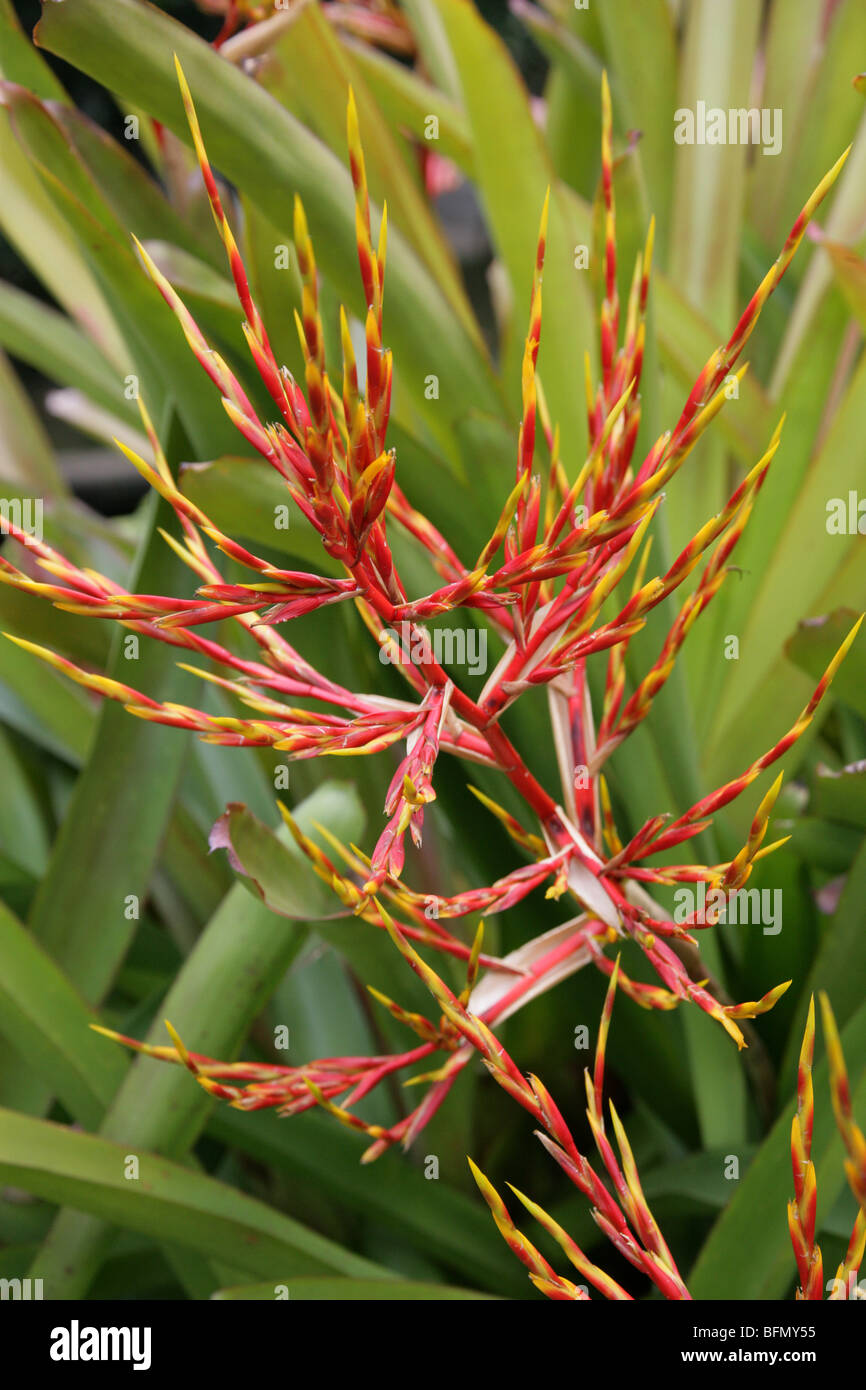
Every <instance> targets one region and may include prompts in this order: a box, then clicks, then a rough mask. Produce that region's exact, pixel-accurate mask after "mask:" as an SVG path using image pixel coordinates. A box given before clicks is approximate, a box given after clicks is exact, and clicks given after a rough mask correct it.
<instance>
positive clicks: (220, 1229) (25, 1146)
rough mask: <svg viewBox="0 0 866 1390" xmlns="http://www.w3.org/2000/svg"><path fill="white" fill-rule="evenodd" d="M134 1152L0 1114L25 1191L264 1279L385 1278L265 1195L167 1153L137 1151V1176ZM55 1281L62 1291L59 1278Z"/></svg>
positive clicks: (11, 1173)
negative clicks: (132, 1169) (131, 1164)
mask: <svg viewBox="0 0 866 1390" xmlns="http://www.w3.org/2000/svg"><path fill="white" fill-rule="evenodd" d="M128 1156H129V1146H128V1145H124V1144H112V1143H109V1141H108V1140H106V1139H101V1138H97V1137H96V1136H94V1135H91V1134H81V1133H76V1132H75V1131H73V1130H70V1129H66V1128H64V1127H63V1126H62V1125H56V1124H50V1123H49V1122H48V1121H47V1120H34V1119H32V1118H31V1117H30V1116H27V1115H18V1114H15V1113H14V1112H12V1111H9V1110H4V1111H2V1112H0V1179H2V1181H3V1182H4V1183H8V1184H12V1185H14V1186H16V1187H21V1188H23V1189H24V1191H25V1192H32V1193H33V1194H34V1195H35V1196H38V1197H46V1198H48V1199H49V1200H51V1201H53V1202H57V1201H59V1202H64V1203H66V1204H68V1205H70V1206H74V1207H75V1208H76V1209H77V1210H79V1211H84V1212H89V1213H91V1214H92V1215H94V1216H96V1217H99V1218H100V1219H101V1220H104V1221H111V1222H115V1223H116V1224H118V1225H120V1226H123V1227H124V1228H125V1229H127V1230H131V1231H140V1232H141V1233H142V1234H145V1235H148V1236H151V1237H153V1238H154V1239H157V1240H164V1241H167V1242H170V1243H172V1244H178V1245H183V1246H189V1247H191V1248H192V1249H193V1250H199V1251H201V1252H202V1253H203V1254H206V1255H210V1256H212V1257H213V1258H215V1259H221V1260H224V1261H225V1262H226V1263H227V1264H229V1265H231V1266H232V1267H233V1268H236V1269H241V1270H244V1271H246V1272H247V1273H249V1274H251V1275H253V1276H254V1277H258V1278H259V1279H275V1280H282V1279H287V1278H291V1276H292V1275H294V1274H301V1275H303V1274H339V1275H344V1276H346V1277H355V1278H361V1279H380V1278H385V1277H386V1271H385V1270H384V1269H382V1268H381V1267H380V1266H378V1265H374V1264H372V1263H371V1262H370V1261H368V1260H364V1259H362V1258H361V1257H360V1256H358V1255H353V1254H352V1253H351V1252H350V1251H348V1250H344V1249H342V1248H341V1247H340V1246H338V1245H335V1244H334V1243H333V1242H332V1241H329V1240H326V1239H325V1238H324V1237H323V1236H320V1235H317V1234H316V1233H315V1232H314V1231H310V1230H308V1229H307V1228H306V1227H304V1226H302V1225H300V1224H299V1223H298V1222H297V1221H293V1220H291V1219H290V1218H289V1217H288V1216H283V1215H282V1214H281V1213H280V1212H278V1211H274V1210H273V1208H271V1207H268V1206H265V1204H264V1203H262V1202H258V1201H256V1200H254V1199H253V1198H252V1197H247V1196H246V1195H245V1194H244V1193H241V1192H238V1191H236V1190H235V1189H234V1188H231V1187H227V1186H226V1185H225V1184H224V1183H221V1182H216V1181H215V1180H214V1179H213V1178H208V1177H203V1176H202V1175H201V1174H200V1173H194V1172H190V1171H189V1169H187V1168H182V1167H180V1166H179V1165H178V1164H176V1163H172V1162H170V1161H169V1160H168V1159H166V1158H162V1157H160V1156H159V1155H158V1154H152V1153H148V1152H146V1151H145V1152H138V1153H137V1154H136V1157H137V1158H138V1161H139V1165H140V1166H139V1179H138V1180H137V1181H131V1180H130V1179H129V1178H127V1176H126V1171H127V1161H128ZM48 1288H49V1290H50V1291H51V1293H52V1294H53V1296H54V1297H58V1296H59V1292H58V1289H57V1287H56V1286H55V1285H53V1284H52V1283H51V1282H49V1283H48Z"/></svg>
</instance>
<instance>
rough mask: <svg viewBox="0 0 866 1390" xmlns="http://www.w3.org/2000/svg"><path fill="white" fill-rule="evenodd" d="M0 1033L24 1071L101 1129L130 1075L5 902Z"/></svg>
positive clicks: (0, 934)
mask: <svg viewBox="0 0 866 1390" xmlns="http://www.w3.org/2000/svg"><path fill="white" fill-rule="evenodd" d="M0 955H2V959H3V971H2V976H0V1033H2V1035H3V1036H4V1037H5V1038H6V1040H7V1041H8V1042H10V1043H11V1044H12V1045H13V1047H14V1048H15V1049H16V1051H17V1052H18V1054H19V1056H20V1058H21V1062H22V1065H23V1066H26V1068H27V1069H28V1071H33V1072H34V1073H35V1074H36V1075H37V1076H38V1077H39V1079H40V1080H41V1081H43V1082H44V1083H45V1084H46V1085H47V1086H50V1087H52V1089H53V1090H54V1091H55V1092H56V1094H57V1095H58V1096H59V1098H60V1100H62V1101H63V1104H64V1105H65V1106H66V1108H67V1110H69V1112H70V1114H71V1115H72V1116H73V1117H74V1119H76V1120H77V1121H79V1123H81V1124H84V1125H93V1124H96V1123H97V1122H98V1120H99V1117H100V1115H101V1113H102V1111H103V1109H104V1107H105V1106H106V1105H108V1103H109V1101H110V1100H111V1097H112V1095H113V1094H114V1092H115V1090H116V1089H117V1087H118V1086H119V1085H120V1082H121V1081H122V1080H123V1076H124V1074H125V1072H126V1069H127V1063H126V1061H125V1059H124V1058H123V1057H122V1056H121V1055H120V1054H119V1053H118V1052H117V1051H115V1050H113V1049H111V1048H106V1047H105V1046H104V1044H103V1045H100V1040H99V1039H98V1038H97V1036H96V1034H95V1033H92V1032H91V1031H90V1029H89V1028H88V1024H89V1023H91V1022H95V1021H96V1015H95V1014H93V1013H92V1012H91V1011H90V1010H89V1009H88V1007H87V1005H86V1004H85V1002H84V1000H83V999H82V998H81V996H80V995H79V994H78V992H77V990H75V989H74V988H73V986H72V985H71V984H70V982H69V980H68V979H67V978H66V976H65V975H64V974H63V972H62V971H61V970H59V969H58V967H57V966H56V965H55V964H54V962H53V960H52V959H51V957H50V956H49V955H47V954H46V952H45V951H43V950H42V948H41V947H40V946H39V944H38V943H37V942H36V940H35V939H34V937H33V936H32V934H31V933H30V932H28V931H27V930H26V929H25V928H24V927H23V926H22V925H21V923H20V922H19V921H17V920H16V918H15V917H13V915H12V913H11V912H9V911H8V910H7V908H6V907H5V906H4V905H3V904H2V903H0Z"/></svg>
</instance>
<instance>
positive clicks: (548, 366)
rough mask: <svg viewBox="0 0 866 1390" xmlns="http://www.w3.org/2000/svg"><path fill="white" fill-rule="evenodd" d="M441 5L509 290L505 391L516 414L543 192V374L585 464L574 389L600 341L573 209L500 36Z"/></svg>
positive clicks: (568, 451)
mask: <svg viewBox="0 0 866 1390" xmlns="http://www.w3.org/2000/svg"><path fill="white" fill-rule="evenodd" d="M437 5H438V10H439V14H440V15H441V17H442V21H443V23H444V27H445V30H446V32H447V34H448V38H449V40H450V43H451V47H452V50H453V53H454V57H455V59H456V62H457V67H458V71H459V74H460V80H461V83H462V87H463V102H464V105H465V108H466V112H467V115H468V117H469V123H470V126H471V129H472V135H473V140H474V145H475V155H476V163H475V167H476V173H477V182H478V189H479V193H480V196H481V200H482V203H483V205H484V210H485V212H486V215H487V219H488V223H489V226H490V231H491V234H492V237H493V240H494V243H495V245H496V250H497V252H498V254H499V256H500V257H501V259H502V261H503V264H504V265H505V268H506V270H507V272H508V277H509V280H510V283H511V290H512V296H513V342H512V345H511V352H510V367H509V369H508V376H507V386H508V389H509V393H510V398H511V400H512V402H513V403H514V407H513V408H516V409H518V410H519V402H520V389H519V388H520V362H521V358H522V353H523V340H524V337H525V335H526V330H527V327H528V314H529V302H530V293H531V288H532V277H533V271H534V267H535V255H536V247H537V242H538V229H539V222H540V219H541V212H542V208H543V205H544V199H545V194H546V192H547V189H548V188H550V190H551V192H550V221H549V227H548V239H547V252H546V257H545V263H544V327H543V329H542V334H541V349H540V354H539V373H540V376H541V380H542V382H543V385H544V391H545V394H546V397H547V401H548V405H549V407H550V414H551V419H552V420H553V421H554V422H558V423H559V425H560V428H561V432H562V452H563V456H564V457H566V458H568V457H571V456H572V455H574V456H580V454H581V451H582V450H583V449H584V446H585V443H586V420H585V407H584V405H583V403H582V400H581V392H580V391H579V390H578V389H576V384H575V383H576V380H577V379H578V376H579V369H580V363H581V361H582V359H583V354H584V351H588V352H589V353H590V355H591V357H594V355H595V333H594V330H593V329H592V326H591V324H592V319H591V303H590V295H589V287H588V285H587V283H586V280H587V277H586V276H585V275H583V274H582V273H581V272H580V271H578V270H575V267H574V253H575V246H576V245H577V243H578V241H579V238H578V237H577V236H576V234H575V233H576V229H575V225H574V222H573V219H572V216H571V211H570V204H569V202H568V200H567V199H565V198H564V197H563V196H562V195H561V193H560V189H559V185H558V183H557V180H556V174H555V170H554V169H553V166H552V164H551V162H550V157H549V155H548V152H547V150H546V148H545V145H544V141H543V139H542V136H541V134H540V132H539V130H538V128H537V126H536V125H535V122H534V120H533V117H532V112H531V110H530V106H529V98H528V93H527V91H526V88H525V87H524V85H523V82H522V79H521V77H520V74H519V73H518V71H517V69H516V68H515V66H514V63H513V62H512V60H511V58H510V57H509V55H508V52H507V50H506V48H505V46H504V44H503V43H502V41H501V40H500V39H499V37H498V35H497V34H496V33H495V32H494V31H493V30H492V29H491V28H490V27H489V26H488V25H486V24H485V23H484V22H483V20H482V19H481V17H480V15H479V14H478V12H477V10H476V9H475V8H474V6H471V5H466V4H459V3H456V0H437ZM479 72H483V73H484V74H485V81H484V82H479V81H478V73H479ZM503 132H507V135H508V158H507V159H503V144H502V142H503ZM518 189H519V197H516V196H515V193H516V190H518ZM478 404H480V402H479V403H478Z"/></svg>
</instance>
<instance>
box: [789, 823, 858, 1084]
mask: <svg viewBox="0 0 866 1390" xmlns="http://www.w3.org/2000/svg"><path fill="white" fill-rule="evenodd" d="M846 867H847V866H846ZM864 895H866V846H862V847H861V848H860V852H859V853H858V854H857V855H856V857H854V858H853V861H852V862H851V866H850V872H849V873H848V877H847V879H846V881H845V887H844V888H843V890H842V894H841V897H840V898H839V905H838V907H837V908H836V911H835V912H834V913H833V916H832V918H831V920H830V921H829V923H828V924H827V926H826V928H825V929H824V935H823V939H822V941H821V946H820V949H819V951H818V954H817V955H816V957H815V959H814V962H813V964H812V969H811V971H810V972H809V975H808V977H807V979H806V982H805V984H804V985H803V986H802V993H801V1001H802V1002H801V1008H800V1017H802V1013H803V1010H804V1009H805V1006H806V1001H807V1000H808V999H809V997H810V996H811V995H812V994H817V993H818V991H819V990H822V989H823V990H826V992H827V995H828V997H829V999H830V1002H831V1003H832V1005H833V1012H834V1014H835V1016H836V1022H837V1024H838V1026H839V1027H840V1028H842V1027H844V1025H845V1024H846V1023H847V1022H848V1020H849V1019H850V1018H851V1017H852V1016H853V1015H854V1013H855V1012H856V1010H857V1008H858V1007H859V1005H860V1003H861V1000H862V998H863V974H864V971H866V930H864V912H863V902H864ZM801 979H802V976H801ZM796 1032H797V1030H796V1028H795V1029H794V1032H793V1033H792V1035H791V1037H790V1039H789V1041H788V1047H787V1051H786V1056H785V1060H784V1063H783V1065H782V1069H781V1075H782V1077H783V1078H784V1079H785V1080H786V1082H787V1084H789V1085H792V1084H794V1080H795V1072H794V1068H795V1067H796V1061H797V1055H798V1052H799V1047H800V1039H799V1038H798V1037H797V1036H796ZM854 1060H855V1061H856V1060H857V1059H856V1057H855V1059H854Z"/></svg>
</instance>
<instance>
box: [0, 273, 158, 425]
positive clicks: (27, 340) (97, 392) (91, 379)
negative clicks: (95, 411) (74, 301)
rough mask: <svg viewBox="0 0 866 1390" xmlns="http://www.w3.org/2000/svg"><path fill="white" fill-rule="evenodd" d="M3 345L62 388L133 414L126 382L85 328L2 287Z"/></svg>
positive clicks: (0, 330) (0, 341)
mask: <svg viewBox="0 0 866 1390" xmlns="http://www.w3.org/2000/svg"><path fill="white" fill-rule="evenodd" d="M0 346H2V347H4V348H5V349H6V351H7V352H10V353H12V354H13V356H15V357H17V358H19V359H20V360H21V361H22V362H27V363H28V365H29V366H31V367H36V368H37V369H38V370H39V371H40V372H42V373H43V374H44V375H45V376H47V377H49V378H50V379H51V380H52V381H56V382H57V383H58V384H59V385H61V386H75V387H77V388H78V389H79V390H80V391H83V392H84V393H85V395H87V396H88V397H89V398H90V399H91V400H92V401H95V402H96V404H97V405H102V406H104V407H105V408H106V409H107V410H114V411H120V412H122V413H126V414H129V416H130V419H132V418H135V420H136V421H137V420H138V415H137V412H136V413H135V414H134V417H133V412H132V411H130V410H129V405H130V402H128V401H126V400H124V396H123V391H122V388H121V380H120V377H119V375H118V374H117V372H116V371H115V370H114V369H113V368H112V367H111V365H110V363H109V362H108V361H107V360H106V359H105V358H104V357H103V355H102V353H101V352H100V351H99V349H98V348H96V347H94V346H93V344H92V343H91V342H90V341H89V339H88V338H86V337H85V336H84V334H83V333H82V331H81V329H80V328H78V327H76V325H75V324H74V323H73V322H72V321H71V320H70V319H68V318H67V317H66V316H65V314H61V313H58V311H57V310H56V309H52V308H51V307H50V306H49V305H47V304H43V303H42V301H41V300H38V299H34V297H33V295H30V294H25V292H24V291H23V290H19V289H16V288H15V287H14V285H6V284H0Z"/></svg>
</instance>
